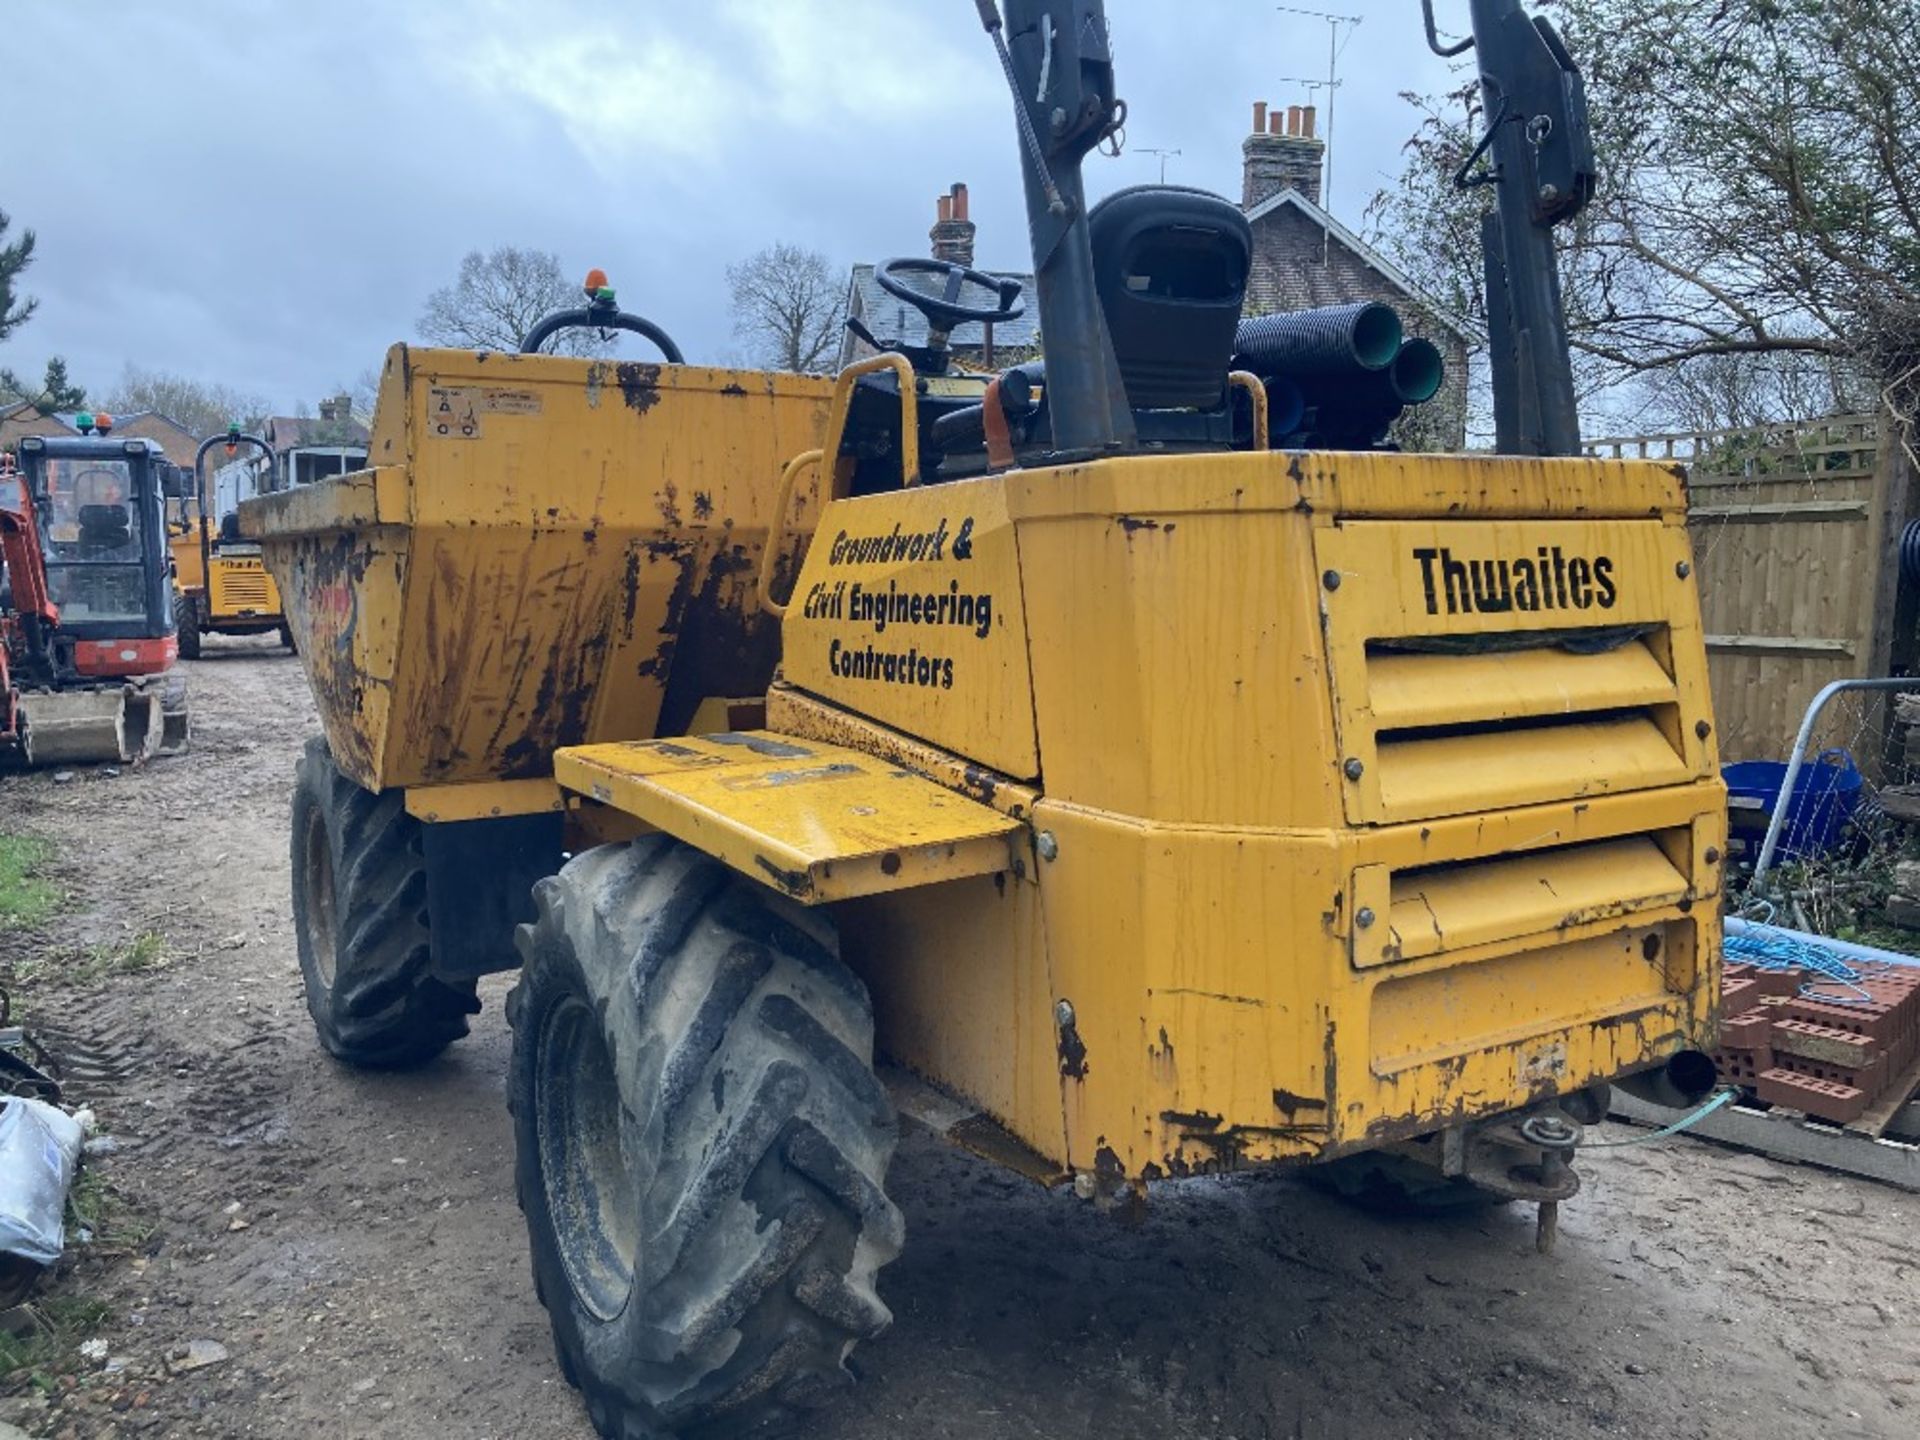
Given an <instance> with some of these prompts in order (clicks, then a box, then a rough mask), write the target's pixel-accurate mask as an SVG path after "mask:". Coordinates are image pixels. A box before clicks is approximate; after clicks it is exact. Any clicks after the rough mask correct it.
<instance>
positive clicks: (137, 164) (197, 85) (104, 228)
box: [0, 0, 1447, 405]
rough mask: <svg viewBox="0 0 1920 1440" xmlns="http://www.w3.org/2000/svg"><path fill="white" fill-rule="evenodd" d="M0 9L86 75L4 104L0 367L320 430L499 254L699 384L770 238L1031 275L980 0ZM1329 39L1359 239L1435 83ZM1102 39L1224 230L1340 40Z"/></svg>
mask: <svg viewBox="0 0 1920 1440" xmlns="http://www.w3.org/2000/svg"><path fill="white" fill-rule="evenodd" d="M8 8H9V11H10V12H13V13H11V14H10V16H9V31H10V39H11V40H12V42H13V43H12V45H11V46H10V47H9V48H10V49H11V50H12V51H13V53H15V54H21V55H40V56H47V55H71V56H76V57H83V58H82V59H81V60H80V70H79V71H78V72H77V73H78V75H79V76H81V77H83V78H84V83H76V72H75V71H72V70H69V69H67V68H65V67H62V66H59V65H42V64H36V65H23V66H18V67H15V68H14V70H13V71H11V72H10V75H9V101H10V104H9V109H10V110H11V111H12V112H13V113H14V114H15V115H16V116H31V117H38V118H37V120H36V121H35V122H33V123H29V124H25V125H20V124H16V125H15V126H14V127H13V135H14V143H15V145H16V147H17V148H15V149H14V150H13V151H12V153H10V154H9V155H7V157H6V158H5V160H4V162H0V208H4V209H6V210H7V211H8V212H9V213H10V214H11V215H13V217H14V218H15V221H16V223H17V224H19V225H21V226H25V227H31V228H33V229H34V230H36V231H37V232H38V233H39V235H40V249H39V256H38V258H37V260H36V263H35V265H34V268H33V270H32V271H31V272H30V274H29V276H28V277H27V288H28V290H29V292H30V293H32V294H35V295H37V296H39V298H40V301H41V308H40V312H39V314H38V315H37V316H36V317H35V319H34V320H33V322H32V323H31V324H30V325H28V326H27V327H26V328H24V329H23V330H21V331H19V332H18V333H17V334H16V335H15V336H14V337H13V338H12V339H11V340H10V341H9V342H8V343H7V344H6V346H5V347H4V350H0V364H6V365H8V366H11V367H12V368H14V369H23V368H37V366H38V364H39V363H40V362H41V361H42V360H43V359H44V357H45V356H46V355H48V354H52V353H63V354H65V355H66V356H67V357H68V359H69V361H70V363H71V364H72V367H73V370H74V373H75V374H76V376H78V377H79V378H80V379H81V380H82V381H83V382H85V383H88V384H90V385H94V386H97V387H105V386H108V385H110V384H111V383H112V382H113V381H114V379H115V378H116V377H117V376H118V375H119V372H120V369H121V366H122V364H123V363H125V362H126V361H133V362H134V363H136V364H139V365H142V366H146V367H149V368H161V369H167V370H175V371H180V372H183V373H185V374H188V375H193V376H197V377H200V378H202V379H206V380H209V381H219V382H225V383H229V384H234V385H238V386H242V387H244V388H247V389H250V390H258V391H262V392H264V393H266V394H267V395H269V396H270V397H271V398H273V399H274V400H275V401H276V402H277V403H279V404H281V405H290V404H292V403H293V402H294V401H296V400H301V399H305V400H312V399H314V398H316V397H317V396H319V395H320V394H322V393H324V392H325V391H326V390H327V389H329V388H330V387H331V386H332V385H333V384H334V383H336V382H337V381H340V380H342V379H350V378H351V377H353V376H354V375H357V374H359V373H360V372H361V371H362V370H365V369H367V368H368V367H370V366H373V365H375V364H377V362H378V360H379V357H380V355H381V354H382V353H383V352H384V350H385V348H386V346H387V345H388V344H390V343H391V342H392V341H394V340H399V339H407V338H411V336H412V333H413V322H414V319H415V316H416V315H417V314H418V311H419V306H420V302H421V300H422V299H423V298H424V296H425V295H426V294H427V292H428V291H429V290H431V289H432V288H434V287H435V286H436V285H440V284H443V283H445V282H446V281H447V280H448V279H450V278H451V276H452V274H453V272H454V269H455V267H456V265H457V263H458V260H459V257H460V255H461V254H462V253H463V252H465V251H466V250H468V249H472V248H481V249H485V248H489V247H491V246H493V245H495V244H500V243H514V244H523V245H535V246H539V247H541V248H544V249H550V250H554V251H556V252H558V253H559V254H560V256H561V258H562V260H563V262H564V263H566V264H567V265H568V266H570V267H574V268H578V269H579V270H581V271H582V272H583V273H584V271H585V270H586V268H587V267H588V266H589V265H596V264H597V265H602V266H605V267H606V268H607V269H608V270H609V271H610V272H611V273H612V275H613V277H614V279H615V281H616V283H617V284H618V285H619V287H620V290H621V296H622V299H623V301H624V302H625V303H627V304H628V306H629V307H630V308H637V309H640V310H641V311H643V312H644V313H646V314H649V315H650V316H652V317H653V318H654V319H656V320H658V321H659V322H660V323H661V324H662V325H664V326H665V327H666V328H667V329H668V330H669V331H671V332H672V333H673V334H674V335H675V336H676V337H677V338H678V339H679V341H680V343H681V345H682V347H683V348H684V349H685V350H686V351H687V353H688V355H689V357H690V358H695V359H706V360H717V359H719V358H721V357H722V356H723V355H724V354H726V353H727V351H728V350H729V349H730V347H731V341H730V338H729V334H728V317H727V314H726V299H725V286H724V270H725V266H726V265H727V263H728V262H730V261H733V260H737V259H739V258H740V257H742V256H744V255H747V254H750V253H751V252H752V251H754V250H756V249H758V248H760V247H761V246H762V245H764V244H766V243H768V242H770V241H772V240H774V239H776V238H780V239H790V240H794V241H797V242H800V243H803V244H806V245H810V246H813V247H815V248H818V249H820V250H823V251H825V252H826V253H827V254H828V255H829V256H831V257H832V258H833V260H834V261H835V262H836V264H850V263H852V262H853V261H855V260H858V259H870V258H875V257H880V256H885V255H889V254H901V253H918V252H920V251H922V250H924V249H925V247H926V243H927V242H926V231H927V227H928V225H929V224H930V223H931V222H932V219H933V197H934V196H935V195H936V194H937V193H939V192H940V191H941V190H943V189H944V188H945V187H946V186H947V184H949V183H950V182H951V181H954V180H965V181H966V182H967V183H968V184H969V186H970V188H971V189H972V192H973V216H974V218H975V219H976V221H978V222H979V224H980V238H979V256H980V259H981V261H982V263H983V264H987V265H990V266H996V267H1005V268H1022V267H1024V266H1025V264H1026V263H1027V257H1026V251H1025V243H1026V242H1025V221H1024V217H1023V215H1022V213H1021V209H1020V193H1019V186H1018V174H1017V171H1016V169H1015V160H1016V157H1015V153H1014V148H1013V147H1014V141H1013V133H1012V123H1011V116H1010V109H1009V105H1008V102H1007V99H1006V96H1005V95H1004V93H1003V92H1002V90H1001V89H1000V85H1001V81H1000V79H999V72H998V68H997V66H996V65H995V63H994V61H993V56H992V51H991V49H990V47H989V46H988V43H987V40H986V38H985V36H984V35H982V34H981V32H980V30H979V27H978V24H977V22H976V20H975V18H974V13H973V9H972V7H971V6H969V5H966V4H964V3H952V0H943V3H940V4H937V5H936V4H931V3H928V4H920V3H915V4H904V3H893V0H861V3H826V0H815V3H788V0H782V3H779V4H774V3H772V0H766V3H747V0H735V3H725V4H719V5H714V6H706V7H689V6H679V5H666V4H630V5H612V4H590V3H585V0H563V3H550V4H542V5H538V6H530V5H507V4H495V5H477V6H476V5H472V4H457V3H450V0H415V3H406V4H400V3H380V0H341V3H337V4H332V5H328V6H326V7H309V6H304V5H293V4H261V3H246V0H183V3H180V4H169V5H141V6H120V5H113V6H108V5H100V4H87V3H76V0H26V3H25V4H24V5H21V4H20V3H19V0H16V3H15V4H13V5H10V6H9V7H8ZM1335 8H1338V7H1335ZM1347 8H1350V9H1352V10H1353V11H1355V12H1356V13H1360V14H1363V15H1364V16H1365V23H1364V24H1363V25H1362V26H1360V28H1359V29H1358V31H1357V32H1356V33H1355V35H1354V38H1353V40H1352V42H1351V43H1350V45H1349V46H1348V48H1347V50H1346V52H1345V54H1344V56H1343V57H1342V61H1341V69H1342V79H1343V81H1344V82H1345V83H1344V86H1343V88H1342V89H1341V91H1340V92H1339V96H1338V100H1337V112H1338V113H1337V121H1336V132H1335V139H1336V146H1337V157H1338V159H1337V186H1338V194H1337V199H1336V207H1335V208H1336V210H1337V212H1338V213H1339V214H1341V216H1342V217H1343V218H1344V219H1346V220H1347V221H1348V222H1349V223H1354V224H1357V223H1358V221H1359V219H1360V215H1361V211H1362V209H1363V207H1364V204H1365V201H1366V198H1367V197H1368V196H1369V195H1370V194H1371V192H1372V191H1373V189H1374V188H1375V186H1376V185H1377V184H1378V183H1380V181H1381V179H1382V178H1383V177H1385V176H1386V175H1388V174H1390V173H1391V172H1392V171H1393V170H1394V169H1395V168H1397V164H1398V150H1399V147H1400V145H1401V144H1402V143H1403V142H1404V140H1405V138H1406V136H1407V134H1408V132H1409V130H1410V128H1411V124H1412V117H1411V112H1409V111H1408V110H1407V108H1406V107H1405V106H1404V105H1403V104H1402V103H1401V102H1400V100H1399V99H1398V98H1397V97H1398V92H1399V91H1401V90H1404V89H1409V88H1434V87H1436V86H1438V85H1439V84H1442V83H1444V82H1445V81H1446V79H1447V72H1446V70H1445V67H1444V66H1442V65H1441V64H1440V63H1439V62H1437V61H1434V60H1432V59H1431V58H1430V57H1428V56H1427V54H1426V51H1425V48H1424V44H1423V43H1422V41H1421V37H1420V33H1419V16H1418V10H1417V7H1415V6H1413V5H1412V4H1411V3H1409V0H1348V7H1347ZM1443 8H1444V7H1443ZM1108 14H1109V16H1110V18H1111V20H1112V22H1113V28H1114V35H1115V48H1116V63H1117V66H1118V72H1119V77H1120V88H1121V93H1122V94H1123V95H1125V96H1126V98H1127V100H1128V103H1129V106H1130V110H1131V117H1130V120H1129V123H1128V127H1127V128H1128V137H1129V140H1130V141H1131V142H1132V143H1133V144H1134V145H1136V146H1146V145H1155V146H1167V147H1175V148H1178V149H1180V150H1181V151H1182V154H1181V155H1180V156H1179V157H1178V158H1176V159H1175V160H1173V161H1172V162H1171V163H1170V165H1169V168H1168V177H1167V178H1168V179H1169V180H1170V181H1177V182H1179V183H1182V184H1193V185H1200V186H1204V187H1206V188H1209V189H1214V190H1219V191H1221V192H1222V193H1225V194H1227V195H1229V196H1232V197H1234V198H1236V199H1237V198H1238V194H1239V185H1240V174H1239V166H1240V154H1239V146H1240V141H1241V139H1242V137H1243V136H1244V134H1245V131H1246V127H1247V113H1248V107H1249V104H1250V102H1252V101H1253V100H1257V99H1264V100H1269V101H1277V102H1281V103H1287V102H1289V101H1291V102H1295V103H1298V102H1300V101H1302V100H1304V99H1306V98H1307V96H1306V95H1305V93H1304V91H1303V90H1302V89H1301V88H1300V87H1298V86H1288V85H1284V84H1282V83H1280V77H1282V76H1285V75H1302V74H1304V75H1313V74H1318V73H1320V72H1321V71H1323V70H1324V67H1325V63H1326V51H1325V44H1326V29H1325V26H1324V24H1323V23H1322V22H1319V21H1315V20H1311V19H1305V18H1301V17H1298V16H1293V15H1288V14H1283V13H1281V12H1280V11H1278V10H1276V9H1274V8H1272V7H1270V6H1268V5H1266V4H1262V3H1253V0H1188V3H1184V4H1179V5H1173V4H1165V3H1154V0H1109V3H1108ZM23 140H24V141H25V143H24V144H23V143H21V142H22V141H23ZM1157 173H1158V164H1157V161H1155V160H1154V159H1153V158H1152V157H1151V156H1148V155H1145V154H1144V153H1141V152H1139V151H1137V150H1136V151H1135V152H1134V153H1131V154H1126V155H1123V156H1122V157H1121V158H1120V159H1118V160H1106V159H1102V158H1098V157H1096V158H1094V159H1092V160H1090V161H1089V163H1088V181H1089V188H1090V190H1091V191H1092V193H1094V194H1095V195H1098V194H1103V193H1105V192H1106V191H1108V190H1112V189H1117V188H1119V187H1120V186H1122V185H1126V184H1137V183H1140V182H1142V181H1145V180H1150V179H1153V178H1154V177H1155V176H1156V175H1157ZM641 352H642V347H640V346H638V344H637V342H636V346H635V351H634V353H641Z"/></svg>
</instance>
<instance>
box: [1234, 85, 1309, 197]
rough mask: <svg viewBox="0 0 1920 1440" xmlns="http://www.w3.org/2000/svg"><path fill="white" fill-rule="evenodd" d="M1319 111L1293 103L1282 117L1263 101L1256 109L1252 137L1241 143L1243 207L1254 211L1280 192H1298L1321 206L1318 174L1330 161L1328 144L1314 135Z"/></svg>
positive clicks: (1254, 110) (1280, 112)
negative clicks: (1262, 202) (1327, 161)
mask: <svg viewBox="0 0 1920 1440" xmlns="http://www.w3.org/2000/svg"><path fill="white" fill-rule="evenodd" d="M1316 119H1317V117H1316V113H1315V110H1314V107H1313V106H1311V105H1289V106H1287V108H1286V111H1285V112H1284V113H1282V111H1281V109H1280V107H1279V106H1277V105H1273V106H1269V105H1268V104H1267V103H1266V102H1265V101H1263V100H1256V101H1255V102H1254V105H1253V133H1252V134H1251V135H1249V136H1247V138H1246V139H1245V140H1244V141H1243V142H1242V143H1241V146H1240V154H1241V156H1242V157H1243V161H1244V167H1245V168H1244V170H1243V172H1242V179H1241V186H1240V208H1241V209H1242V210H1251V209H1253V207H1254V206H1256V205H1258V204H1259V203H1260V202H1261V201H1262V200H1265V199H1267V198H1268V197H1269V196H1273V195H1278V194H1279V193H1280V192H1281V191H1282V190H1289V189H1291V190H1298V191H1299V192H1300V193H1301V194H1302V195H1304V196H1306V197H1307V199H1309V200H1311V201H1313V203H1314V204H1316V205H1318V204H1319V203H1320V175H1321V171H1322V169H1323V167H1324V165H1325V163H1326V158H1327V142H1326V141H1324V140H1322V139H1320V138H1319V137H1318V136H1316V135H1315V134H1314V133H1313V132H1314V126H1315V124H1316Z"/></svg>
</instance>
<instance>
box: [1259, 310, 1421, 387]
mask: <svg viewBox="0 0 1920 1440" xmlns="http://www.w3.org/2000/svg"><path fill="white" fill-rule="evenodd" d="M1400 335H1401V327H1400V317H1399V315H1397V314H1395V313H1394V311H1393V309H1392V307H1390V306H1387V305H1382V304H1380V303H1379V302H1378V301H1375V300H1367V301H1362V302H1360V303H1359V304H1355V305H1328V306H1325V307H1323V308H1321V309H1318V310H1296V311H1294V312H1292V313H1291V314H1284V315H1261V316H1258V317H1256V318H1254V319H1252V320H1242V321H1241V322H1240V326H1239V328H1238V329H1237V330H1235V331H1234V336H1233V349H1234V368H1236V369H1240V370H1251V371H1252V372H1253V373H1254V374H1256V375H1287V376H1298V377H1305V378H1311V377H1315V376H1325V375H1340V374H1347V375H1351V374H1353V373H1355V372H1357V371H1368V370H1384V369H1386V368H1387V366H1389V365H1391V364H1392V363H1393V360H1394V357H1395V356H1396V355H1398V354H1399V353H1400Z"/></svg>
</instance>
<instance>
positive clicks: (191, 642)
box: [173, 595, 200, 660]
mask: <svg viewBox="0 0 1920 1440" xmlns="http://www.w3.org/2000/svg"><path fill="white" fill-rule="evenodd" d="M173 631H174V642H175V643H176V644H177V645H178V646H179V647H180V658H181V659H182V660H198V659H199V658H200V607H199V606H198V605H196V604H194V603H193V597H192V596H191V595H176V596H174V597H173Z"/></svg>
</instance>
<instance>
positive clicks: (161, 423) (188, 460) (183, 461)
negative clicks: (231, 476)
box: [0, 400, 200, 468]
mask: <svg viewBox="0 0 1920 1440" xmlns="http://www.w3.org/2000/svg"><path fill="white" fill-rule="evenodd" d="M76 413H77V412H74V411H67V412H64V413H60V414H54V415H42V414H41V413H40V412H39V411H38V410H36V409H34V408H33V406H32V405H31V404H29V403H27V402H26V401H24V400H23V401H20V402H18V403H16V404H13V405H9V406H6V407H4V408H0V450H12V449H14V448H15V447H16V446H17V445H18V444H19V443H20V439H21V437H22V436H26V435H47V436H53V435H78V434H79V433H80V431H79V428H78V427H77V426H76V425H75V424H74V415H75V414H76ZM92 413H95V414H98V413H100V412H98V411H95V412H92ZM109 413H111V412H109ZM112 433H113V434H114V435H116V436H119V437H120V438H122V439H125V440H152V441H154V442H155V443H156V444H158V445H159V446H160V448H161V449H162V450H163V451H165V452H166V456H167V458H168V459H169V460H171V461H173V463H174V464H176V465H184V466H187V467H188V468H191V467H192V465H193V452H194V451H195V450H196V449H198V448H199V445H200V441H199V438H198V437H197V436H196V435H194V433H193V432H192V431H191V430H189V429H187V427H186V426H184V425H182V424H181V423H180V422H179V421H177V420H173V419H169V418H168V417H167V416H165V415H162V414H161V413H160V412H159V411H158V410H136V411H133V412H132V413H130V414H126V415H114V416H113V431H112Z"/></svg>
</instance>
